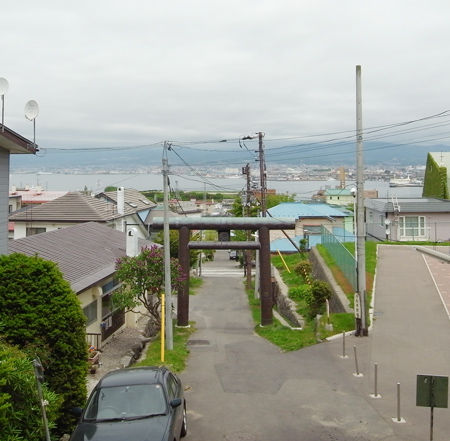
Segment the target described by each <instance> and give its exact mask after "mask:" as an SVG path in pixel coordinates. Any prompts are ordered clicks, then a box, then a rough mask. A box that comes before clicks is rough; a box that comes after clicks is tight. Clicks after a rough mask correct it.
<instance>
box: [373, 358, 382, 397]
mask: <svg viewBox="0 0 450 441" xmlns="http://www.w3.org/2000/svg"><path fill="white" fill-rule="evenodd" d="M373 378H374V386H373V394H370V396H371V397H372V398H381V395H380V394H379V393H378V363H375V364H374V377H373Z"/></svg>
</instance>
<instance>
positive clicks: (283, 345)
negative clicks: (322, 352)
mask: <svg viewBox="0 0 450 441" xmlns="http://www.w3.org/2000/svg"><path fill="white" fill-rule="evenodd" d="M247 295H248V301H249V305H250V309H251V312H252V317H253V321H254V322H255V324H256V326H255V332H256V333H257V334H258V335H259V336H261V337H263V338H265V339H266V340H268V341H270V342H271V343H273V344H275V345H277V346H278V347H279V348H280V349H281V350H282V351H286V352H287V351H296V350H297V349H301V348H303V347H305V346H311V345H314V344H316V343H317V340H316V337H315V333H314V324H311V323H308V324H306V325H305V328H304V329H303V330H301V331H300V330H293V329H290V328H287V327H286V326H283V325H282V324H281V323H280V322H279V321H278V320H276V319H275V318H274V320H273V324H271V325H267V326H264V327H262V326H260V323H261V306H260V301H259V300H258V299H255V296H254V295H253V292H250V291H247Z"/></svg>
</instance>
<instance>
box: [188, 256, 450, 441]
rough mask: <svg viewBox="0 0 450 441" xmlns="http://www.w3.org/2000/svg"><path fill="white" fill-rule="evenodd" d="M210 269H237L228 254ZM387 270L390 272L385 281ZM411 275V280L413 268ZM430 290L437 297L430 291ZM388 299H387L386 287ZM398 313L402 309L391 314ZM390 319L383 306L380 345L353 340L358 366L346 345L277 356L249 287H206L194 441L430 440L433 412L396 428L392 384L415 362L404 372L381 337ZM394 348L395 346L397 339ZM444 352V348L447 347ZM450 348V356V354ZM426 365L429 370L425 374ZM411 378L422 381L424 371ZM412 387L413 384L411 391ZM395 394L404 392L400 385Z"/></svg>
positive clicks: (438, 431) (226, 283)
mask: <svg viewBox="0 0 450 441" xmlns="http://www.w3.org/2000/svg"><path fill="white" fill-rule="evenodd" d="M415 253H417V252H415ZM419 257H420V256H419ZM383 259H384V256H382V260H383ZM397 259H398V257H397ZM418 262H419V263H420V261H418ZM210 265H211V267H221V268H224V269H227V268H230V267H232V266H233V265H235V263H234V262H229V261H228V260H227V255H226V254H225V253H219V252H218V253H216V261H215V262H213V263H211V264H210ZM389 265H390V263H389V260H388V261H387V266H389ZM385 269H386V268H385V267H384V266H383V265H382V266H381V268H380V273H381V272H382V271H385ZM405 269H406V270H407V272H408V267H406V268H405ZM425 276H426V274H425V273H424V274H419V273H417V278H418V279H421V278H425ZM397 277H398V274H397V276H396V277H393V278H392V280H390V281H389V283H391V284H392V283H394V284H398V278H397ZM380 278H381V274H380ZM409 278H410V279H411V276H409ZM418 283H419V282H418ZM380 285H381V282H380ZM423 288H424V289H427V290H430V291H431V288H430V287H429V286H428V285H427V286H424V287H423ZM380 289H381V290H382V291H384V288H383V287H380ZM390 291H392V290H390ZM397 291H400V290H397ZM435 294H436V293H435ZM380 297H381V295H380ZM388 303H389V302H388ZM390 306H393V305H388V306H387V308H389V307H390ZM384 309H385V308H384V306H383V303H382V302H381V300H380V309H379V310H378V312H379V314H378V318H377V324H376V326H375V329H376V331H375V332H374V333H373V336H372V335H371V336H370V337H369V338H357V337H348V338H347V348H348V349H347V353H348V354H349V355H351V356H349V357H348V358H346V359H343V358H342V357H341V356H340V355H342V341H341V340H340V339H338V340H334V341H331V342H327V343H322V344H319V345H316V346H313V347H310V348H305V349H302V350H300V351H295V352H290V353H281V352H280V351H279V349H278V348H277V347H275V346H274V345H272V344H270V343H268V342H267V341H265V340H263V339H261V338H260V337H258V336H257V335H255V334H254V332H253V323H252V321H251V318H250V312H249V308H248V304H247V299H246V297H245V294H244V291H243V284H242V280H240V279H238V278H235V277H233V278H231V277H226V276H224V277H223V278H219V277H214V278H208V277H205V283H204V285H203V287H202V289H201V290H200V292H199V293H198V294H197V295H196V296H193V297H192V298H191V318H192V319H193V320H195V321H196V323H197V328H198V331H197V332H196V333H195V334H194V335H193V336H192V340H193V342H192V343H193V345H192V346H191V355H190V359H189V363H188V367H187V369H186V371H185V372H184V373H183V374H182V378H183V380H184V382H185V384H186V385H187V387H188V388H189V390H188V391H187V399H188V405H189V411H188V413H189V419H190V427H189V434H188V437H187V438H186V439H187V440H196V441H210V440H213V439H215V440H230V441H231V440H233V441H253V440H258V441H274V440H288V441H295V440H303V441H317V440H330V441H344V440H345V441H356V440H358V441H364V440H367V441H369V440H371V441H372V440H374V441H375V440H384V441H400V440H408V441H415V440H424V439H428V438H427V436H428V435H427V434H428V427H427V424H428V413H427V411H428V409H422V408H419V409H420V410H419V411H416V409H415V408H414V409H413V410H414V411H415V412H414V413H413V414H410V413H409V411H410V408H412V406H409V405H408V406H406V408H405V412H407V413H408V415H407V418H406V419H407V422H406V423H404V424H394V423H393V422H392V420H391V418H392V417H395V415H396V414H395V412H396V405H395V396H393V395H395V394H392V393H390V392H389V391H388V383H389V382H392V381H391V379H389V380H388V379H387V376H386V375H385V374H386V372H387V371H389V372H391V376H393V377H395V378H400V379H402V378H403V375H401V374H403V373H405V371H404V364H409V358H408V357H407V356H406V357H405V361H404V363H399V360H398V357H397V356H396V352H393V351H392V350H391V348H392V344H390V343H389V344H387V343H386V335H385V336H384V337H383V336H382V335H381V334H380V331H378V330H377V328H378V323H381V321H382V317H383V314H381V312H382V310H384ZM431 309H432V310H431V311H430V313H433V312H434V313H436V314H439V312H441V311H440V309H439V306H438V305H433V306H432V307H431ZM384 317H385V318H389V314H387V313H386V312H385V314H384ZM447 325H448V323H447ZM397 326H398V329H397V330H396V332H395V333H396V334H397V338H398V339H399V340H400V339H401V338H402V337H401V336H402V335H404V332H405V328H404V327H403V328H402V326H400V325H397ZM403 326H406V327H407V328H406V331H408V327H411V328H413V327H415V326H416V327H417V328H419V325H418V324H417V325H415V324H414V321H411V322H408V323H405V322H404V321H403ZM447 331H448V328H447ZM387 333H388V334H389V331H388V332H387ZM385 334H386V333H385ZM417 334H420V333H419V332H417ZM388 337H389V335H388ZM415 337H416V333H414V338H415ZM404 338H405V339H406V338H407V335H406V336H405V337H404ZM388 340H389V341H391V342H392V339H389V338H388ZM385 343H386V345H385ZM394 343H395V346H396V347H397V345H398V346H401V343H402V342H400V341H398V340H397V341H395V342H394ZM439 343H444V341H443V340H442V339H441V340H439ZM353 345H355V346H356V347H357V353H358V356H359V357H358V358H359V371H360V372H361V373H363V374H364V376H363V377H356V376H355V375H353V374H354V372H355V370H356V369H355V363H354V358H353ZM383 345H385V346H384V347H383ZM412 346H414V345H412ZM444 347H445V348H449V345H447V346H444ZM405 351H406V349H405ZM410 351H411V349H410ZM434 355H435V350H434V349H431V348H430V354H428V357H432V356H434ZM402 356H403V355H402ZM374 359H376V360H377V361H378V362H379V363H380V377H381V379H382V380H383V385H382V387H380V389H381V390H380V392H381V394H382V398H381V399H373V398H371V397H370V393H371V391H372V389H373V387H372V384H371V383H372V375H371V366H372V362H373V360H374ZM426 365H427V363H425V361H424V362H423V367H424V368H425V367H426ZM410 370H411V373H414V375H415V368H414V369H413V368H411V369H410ZM397 372H398V375H396V374H397ZM440 373H441V374H443V372H440ZM408 376H410V375H409V373H408ZM408 380H409V377H408ZM395 381H397V380H395ZM406 383H407V382H406V379H405V387H406V386H407V384H406ZM409 386H410V384H409ZM389 387H390V386H389ZM392 389H394V390H395V382H394V384H393V387H392ZM410 395H411V392H410V391H409V392H408V393H407V394H406V396H408V398H409V396H410ZM406 396H405V398H404V400H405V399H406ZM444 412H446V411H442V415H440V412H439V411H438V410H437V411H436V412H435V413H436V426H438V427H436V428H435V440H436V441H439V440H442V441H444V440H446V441H447V440H448V437H447V433H450V431H449V427H448V422H444V423H443V419H444V418H445V417H446V416H448V414H444ZM447 419H448V418H447ZM445 426H446V427H445Z"/></svg>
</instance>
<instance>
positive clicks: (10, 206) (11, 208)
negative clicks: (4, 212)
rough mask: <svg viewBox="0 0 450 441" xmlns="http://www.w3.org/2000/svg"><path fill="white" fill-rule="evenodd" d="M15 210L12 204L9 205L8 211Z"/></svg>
mask: <svg viewBox="0 0 450 441" xmlns="http://www.w3.org/2000/svg"><path fill="white" fill-rule="evenodd" d="M12 211H13V207H12V205H11V204H9V205H8V213H12Z"/></svg>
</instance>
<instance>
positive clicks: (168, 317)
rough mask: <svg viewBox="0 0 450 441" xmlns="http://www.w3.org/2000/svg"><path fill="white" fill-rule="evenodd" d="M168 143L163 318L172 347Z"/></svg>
mask: <svg viewBox="0 0 450 441" xmlns="http://www.w3.org/2000/svg"><path fill="white" fill-rule="evenodd" d="M169 149H170V144H169V143H168V142H167V141H164V150H163V159H162V165H163V170H162V172H163V178H164V291H165V297H166V298H165V300H166V305H165V308H166V309H165V316H166V317H165V318H166V326H165V328H166V347H167V349H168V350H172V349H173V330H172V282H171V274H170V234H169V161H168V159H167V151H168V150H169Z"/></svg>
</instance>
